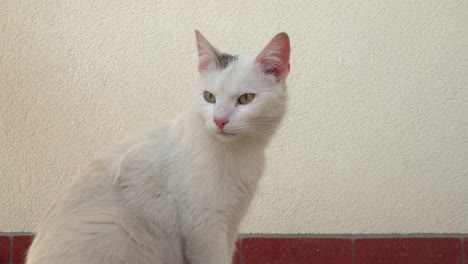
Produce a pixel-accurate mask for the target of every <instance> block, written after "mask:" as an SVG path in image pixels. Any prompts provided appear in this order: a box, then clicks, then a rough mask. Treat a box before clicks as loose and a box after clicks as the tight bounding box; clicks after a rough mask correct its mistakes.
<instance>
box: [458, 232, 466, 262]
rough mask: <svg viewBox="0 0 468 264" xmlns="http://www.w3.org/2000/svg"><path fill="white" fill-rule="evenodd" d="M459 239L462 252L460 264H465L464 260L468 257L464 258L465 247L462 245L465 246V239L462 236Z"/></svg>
mask: <svg viewBox="0 0 468 264" xmlns="http://www.w3.org/2000/svg"><path fill="white" fill-rule="evenodd" d="M460 239H461V251H462V252H461V255H462V256H461V257H462V264H467V263H466V258H467V257H468V256H465V245H464V244H465V239H464V237H463V236H462V237H461V238H460Z"/></svg>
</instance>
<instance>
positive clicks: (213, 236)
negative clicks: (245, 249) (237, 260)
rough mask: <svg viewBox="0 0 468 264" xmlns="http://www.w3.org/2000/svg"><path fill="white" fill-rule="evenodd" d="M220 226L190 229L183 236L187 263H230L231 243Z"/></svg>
mask: <svg viewBox="0 0 468 264" xmlns="http://www.w3.org/2000/svg"><path fill="white" fill-rule="evenodd" d="M228 240H229V239H228V236H227V234H226V232H225V231H223V230H222V229H221V228H212V229H211V230H208V229H205V230H203V231H202V230H191V232H188V233H187V234H186V235H185V236H184V253H185V256H186V259H187V260H188V264H231V261H232V256H231V253H232V252H231V245H230V243H229V242H228Z"/></svg>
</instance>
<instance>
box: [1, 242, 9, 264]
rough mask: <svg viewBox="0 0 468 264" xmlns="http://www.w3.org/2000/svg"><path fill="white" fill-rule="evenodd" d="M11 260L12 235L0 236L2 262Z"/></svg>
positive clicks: (2, 263)
mask: <svg viewBox="0 0 468 264" xmlns="http://www.w3.org/2000/svg"><path fill="white" fill-rule="evenodd" d="M9 261H10V237H7V236H0V264H5V263H9Z"/></svg>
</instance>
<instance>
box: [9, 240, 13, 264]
mask: <svg viewBox="0 0 468 264" xmlns="http://www.w3.org/2000/svg"><path fill="white" fill-rule="evenodd" d="M9 239H10V255H9V256H8V263H9V264H12V263H13V237H12V236H10V237H9Z"/></svg>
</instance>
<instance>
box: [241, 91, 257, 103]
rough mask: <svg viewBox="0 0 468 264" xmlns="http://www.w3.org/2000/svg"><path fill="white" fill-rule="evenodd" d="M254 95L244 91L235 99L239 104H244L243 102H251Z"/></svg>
mask: <svg viewBox="0 0 468 264" xmlns="http://www.w3.org/2000/svg"><path fill="white" fill-rule="evenodd" d="M254 97H255V94H252V93H246V94H243V95H241V96H240V97H239V99H237V101H238V102H239V104H243V105H245V104H248V103H250V102H252V100H253V99H254Z"/></svg>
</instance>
